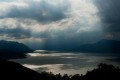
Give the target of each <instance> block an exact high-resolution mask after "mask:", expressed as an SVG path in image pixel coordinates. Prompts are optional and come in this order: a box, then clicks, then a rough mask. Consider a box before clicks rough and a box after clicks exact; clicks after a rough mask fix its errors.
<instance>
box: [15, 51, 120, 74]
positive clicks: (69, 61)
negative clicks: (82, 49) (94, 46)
mask: <svg viewBox="0 0 120 80" xmlns="http://www.w3.org/2000/svg"><path fill="white" fill-rule="evenodd" d="M116 58H117V56H108V55H101V54H88V53H74V52H56V51H46V50H37V51H35V52H34V53H28V57H27V58H25V59H15V60H13V61H16V62H18V63H21V64H23V66H25V67H28V68H31V69H33V70H35V71H37V72H42V71H47V72H53V73H55V74H58V73H61V74H66V73H67V74H85V73H86V72H87V71H90V70H92V69H93V68H96V67H97V65H98V64H99V63H107V64H113V65H117V66H120V63H119V62H117V61H114V59H116Z"/></svg>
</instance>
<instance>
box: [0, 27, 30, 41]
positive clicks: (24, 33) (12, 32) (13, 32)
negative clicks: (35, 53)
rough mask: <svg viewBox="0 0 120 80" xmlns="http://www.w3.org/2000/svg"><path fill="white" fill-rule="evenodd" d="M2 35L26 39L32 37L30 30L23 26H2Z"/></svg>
mask: <svg viewBox="0 0 120 80" xmlns="http://www.w3.org/2000/svg"><path fill="white" fill-rule="evenodd" d="M0 34H1V35H6V36H7V37H11V38H15V39H24V38H28V37H31V35H30V34H31V33H30V31H29V30H25V29H23V28H21V27H16V28H13V29H12V28H2V29H0Z"/></svg>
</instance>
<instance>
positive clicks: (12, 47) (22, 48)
mask: <svg viewBox="0 0 120 80" xmlns="http://www.w3.org/2000/svg"><path fill="white" fill-rule="evenodd" d="M32 51H33V50H32V49H30V48H29V47H27V46H26V45H24V44H22V43H18V42H13V41H4V40H1V41H0V59H14V58H24V57H25V56H26V55H25V53H28V52H32Z"/></svg>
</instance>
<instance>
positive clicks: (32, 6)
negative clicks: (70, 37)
mask: <svg viewBox="0 0 120 80" xmlns="http://www.w3.org/2000/svg"><path fill="white" fill-rule="evenodd" d="M26 3H27V4H28V5H29V6H28V7H24V8H19V7H17V6H12V8H10V12H8V13H7V14H6V15H5V16H2V17H1V18H5V17H7V18H22V19H25V18H27V19H33V20H37V21H39V22H42V23H47V22H52V21H58V20H61V19H64V18H66V17H67V16H66V12H67V9H68V4H67V3H63V4H61V5H53V4H51V3H49V2H48V1H47V0H42V1H41V2H34V1H27V2H26Z"/></svg>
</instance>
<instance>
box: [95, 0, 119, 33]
mask: <svg viewBox="0 0 120 80" xmlns="http://www.w3.org/2000/svg"><path fill="white" fill-rule="evenodd" d="M94 2H95V4H96V6H97V7H98V9H99V14H100V17H101V19H102V21H103V23H104V24H106V25H107V26H105V27H104V29H105V31H107V32H120V1H119V0H94Z"/></svg>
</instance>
